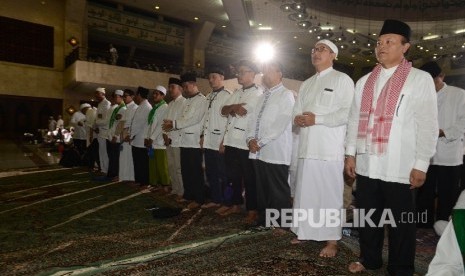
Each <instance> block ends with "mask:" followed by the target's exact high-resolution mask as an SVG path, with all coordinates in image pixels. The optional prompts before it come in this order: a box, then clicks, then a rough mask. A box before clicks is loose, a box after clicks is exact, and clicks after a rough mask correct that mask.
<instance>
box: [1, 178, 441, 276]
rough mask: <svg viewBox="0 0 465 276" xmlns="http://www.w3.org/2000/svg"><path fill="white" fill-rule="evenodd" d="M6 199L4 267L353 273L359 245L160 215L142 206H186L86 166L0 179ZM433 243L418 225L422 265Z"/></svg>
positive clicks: (233, 219)
mask: <svg viewBox="0 0 465 276" xmlns="http://www.w3.org/2000/svg"><path fill="white" fill-rule="evenodd" d="M0 202H1V203H2V204H0V275H76V274H81V273H83V274H86V275H347V274H348V272H347V264H348V263H349V262H350V261H353V260H356V254H357V250H358V249H357V248H358V247H357V240H356V237H355V236H351V237H344V238H343V240H342V241H341V242H340V251H339V253H338V255H337V257H336V258H333V259H323V258H320V257H318V253H319V251H320V249H321V248H322V247H323V245H324V244H322V243H318V242H307V243H303V244H299V245H291V244H290V243H289V241H290V240H291V239H292V238H293V237H294V236H293V235H292V234H291V233H284V234H281V235H277V234H276V232H275V231H262V232H254V231H249V230H246V228H245V226H244V225H243V223H242V215H231V216H229V217H225V218H223V217H220V216H218V215H216V214H215V213H214V211H213V210H197V211H187V212H183V213H181V214H180V215H179V216H177V217H175V218H170V219H165V220H155V219H153V218H152V215H151V212H150V211H147V210H145V207H147V206H152V205H153V204H157V205H158V206H171V207H183V206H180V205H178V204H176V203H175V202H174V200H173V198H172V197H168V196H166V195H162V194H157V193H141V192H140V190H139V189H138V188H137V187H133V186H130V185H128V184H124V183H114V182H99V181H94V180H92V176H91V175H89V174H88V173H86V172H85V171H82V170H81V169H65V170H52V171H47V172H37V173H31V174H25V175H18V176H14V177H5V178H0ZM353 234H355V233H354V232H353ZM436 242H437V238H436V237H435V236H434V234H432V232H431V231H425V232H421V231H419V240H418V244H419V246H418V250H417V251H418V254H417V272H418V273H419V274H423V273H425V272H426V268H427V264H428V263H429V261H430V260H431V258H432V255H433V254H434V246H435V244H436ZM382 272H383V271H372V272H371V274H370V273H365V274H362V275H379V274H383V273H382Z"/></svg>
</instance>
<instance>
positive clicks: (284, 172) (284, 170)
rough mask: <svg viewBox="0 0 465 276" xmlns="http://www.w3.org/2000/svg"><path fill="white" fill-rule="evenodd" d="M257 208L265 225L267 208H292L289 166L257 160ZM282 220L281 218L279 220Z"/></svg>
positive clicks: (261, 223) (261, 222) (259, 219)
mask: <svg viewBox="0 0 465 276" xmlns="http://www.w3.org/2000/svg"><path fill="white" fill-rule="evenodd" d="M254 164H255V174H256V176H257V210H258V216H259V217H258V222H259V224H260V225H265V218H266V217H265V215H266V209H276V210H279V212H280V214H281V210H282V209H290V208H291V189H290V187H289V183H288V179H289V166H288V165H279V164H271V163H267V162H263V161H261V160H256V161H255V162H254ZM278 221H280V220H278Z"/></svg>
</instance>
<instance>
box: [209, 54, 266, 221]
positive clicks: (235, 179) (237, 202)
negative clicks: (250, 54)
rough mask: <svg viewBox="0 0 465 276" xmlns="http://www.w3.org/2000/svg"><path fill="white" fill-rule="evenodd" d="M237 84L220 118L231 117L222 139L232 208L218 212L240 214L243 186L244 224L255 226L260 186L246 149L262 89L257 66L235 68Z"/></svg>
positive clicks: (245, 62)
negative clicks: (248, 129)
mask: <svg viewBox="0 0 465 276" xmlns="http://www.w3.org/2000/svg"><path fill="white" fill-rule="evenodd" d="M236 72H237V74H236V75H237V82H238V83H239V84H240V85H242V88H241V89H237V90H236V91H235V92H234V93H233V95H232V96H231V97H230V98H229V100H228V101H227V102H226V103H225V105H224V106H223V108H222V109H221V115H223V116H226V117H227V118H228V124H227V126H226V132H225V135H224V139H223V145H224V146H225V155H224V158H225V165H226V175H227V177H228V182H229V183H228V187H227V188H228V189H230V190H232V191H231V192H230V193H231V194H232V195H231V200H230V202H231V206H223V207H224V208H223V207H222V208H220V209H218V210H217V211H216V212H217V213H218V214H220V215H229V214H234V213H240V212H241V205H242V204H243V198H242V185H243V184H244V189H245V202H246V206H245V207H246V210H247V217H246V218H245V223H247V224H254V223H256V221H257V219H258V212H257V187H256V178H255V171H254V168H253V167H254V166H253V163H252V160H251V159H249V147H248V146H247V132H246V131H247V123H248V120H249V117H250V114H252V113H253V111H254V108H255V106H256V104H257V101H258V98H259V96H260V95H261V94H262V93H263V92H262V89H261V88H259V87H258V86H257V85H255V83H254V80H255V75H256V74H257V73H259V70H258V67H257V66H256V65H255V64H254V63H253V62H250V61H248V60H241V61H239V62H238V64H237V65H236Z"/></svg>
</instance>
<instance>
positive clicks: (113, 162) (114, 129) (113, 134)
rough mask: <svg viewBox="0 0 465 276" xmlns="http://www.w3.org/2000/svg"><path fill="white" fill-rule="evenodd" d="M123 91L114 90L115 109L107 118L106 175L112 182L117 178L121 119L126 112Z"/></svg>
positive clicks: (121, 128) (121, 127)
mask: <svg viewBox="0 0 465 276" xmlns="http://www.w3.org/2000/svg"><path fill="white" fill-rule="evenodd" d="M123 94H124V92H123V90H116V91H115V93H113V100H114V102H115V108H114V109H113V111H112V112H111V114H110V116H109V118H108V139H107V152H108V173H107V178H108V179H110V180H114V179H115V178H118V176H119V167H120V166H119V165H120V164H119V155H120V151H121V149H120V146H121V132H122V130H123V126H124V125H123V122H122V121H121V119H122V118H123V116H124V113H125V112H126V104H125V103H124V101H123Z"/></svg>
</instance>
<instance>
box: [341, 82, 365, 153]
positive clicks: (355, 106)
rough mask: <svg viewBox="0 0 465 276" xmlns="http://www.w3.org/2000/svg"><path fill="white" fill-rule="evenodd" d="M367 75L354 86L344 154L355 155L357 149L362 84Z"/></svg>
mask: <svg viewBox="0 0 465 276" xmlns="http://www.w3.org/2000/svg"><path fill="white" fill-rule="evenodd" d="M366 79H367V77H365V78H363V79H360V80H359V81H358V82H357V85H356V87H355V95H354V97H353V100H352V101H351V107H350V111H349V119H348V123H347V134H346V154H347V155H352V156H355V153H356V151H357V150H356V149H357V132H358V122H359V118H360V103H361V97H362V92H363V86H364V84H365V80H366Z"/></svg>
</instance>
